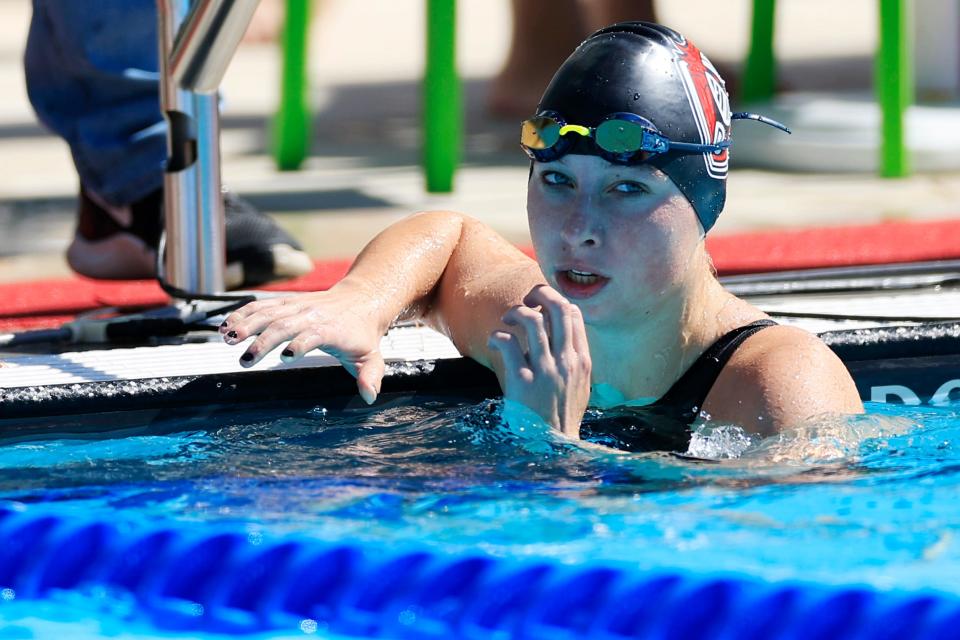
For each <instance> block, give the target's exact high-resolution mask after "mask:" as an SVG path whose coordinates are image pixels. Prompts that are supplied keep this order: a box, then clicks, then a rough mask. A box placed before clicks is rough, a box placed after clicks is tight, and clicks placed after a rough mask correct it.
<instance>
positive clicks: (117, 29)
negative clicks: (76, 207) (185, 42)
mask: <svg viewBox="0 0 960 640" xmlns="http://www.w3.org/2000/svg"><path fill="white" fill-rule="evenodd" d="M157 60H158V54H157V4H156V0H96V1H95V2H91V1H90V0H33V21H32V22H31V24H30V36H29V39H28V41H27V50H26V54H25V56H24V67H25V71H26V77H27V91H28V93H29V95H30V102H31V103H32V104H33V108H34V110H35V111H36V112H37V116H38V117H39V118H40V120H41V121H42V122H43V123H44V124H45V125H46V126H48V127H49V128H50V129H52V130H53V131H54V132H55V133H56V134H57V135H59V136H60V137H62V138H63V139H64V140H65V141H66V142H67V144H68V145H70V152H71V154H72V155H73V162H74V164H75V165H76V168H77V173H78V174H79V176H80V182H81V184H82V185H83V186H84V188H85V189H88V190H90V191H93V192H95V193H96V194H97V195H99V196H100V197H101V198H103V199H104V200H106V201H107V202H109V203H111V204H114V205H118V206H121V205H125V204H129V203H131V202H134V201H135V200H139V199H140V198H142V197H143V196H145V195H147V194H148V193H150V192H151V191H153V190H155V189H157V188H159V187H161V186H162V184H163V164H164V161H165V158H166V122H165V121H164V119H163V116H162V115H161V113H160V84H159V74H158V71H157V69H158V64H157Z"/></svg>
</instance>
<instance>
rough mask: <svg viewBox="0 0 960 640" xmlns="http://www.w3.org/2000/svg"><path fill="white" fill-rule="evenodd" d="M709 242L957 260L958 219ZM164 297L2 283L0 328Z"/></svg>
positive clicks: (104, 288) (863, 257)
mask: <svg viewBox="0 0 960 640" xmlns="http://www.w3.org/2000/svg"><path fill="white" fill-rule="evenodd" d="M707 247H708V249H709V251H710V255H711V256H712V257H713V262H714V264H715V265H716V267H717V271H718V272H719V273H720V275H730V274H736V273H753V272H764V271H785V270H790V269H807V268H814V267H837V266H850V265H865V264H884V263H891V262H919V261H924V260H947V259H957V258H960V220H956V221H954V220H947V221H936V222H885V223H881V224H875V225H860V226H846V227H829V228H817V229H804V230H799V231H777V232H761V233H744V234H736V235H728V236H717V237H710V238H708V239H707ZM350 262H351V261H350V260H333V261H327V262H318V263H317V268H316V269H315V270H314V271H313V272H312V273H310V274H308V275H306V276H303V277H302V278H297V279H295V280H289V281H287V282H281V283H279V284H275V285H271V286H269V287H265V288H266V289H274V290H283V291H316V290H320V289H326V288H328V287H330V285H332V284H333V283H335V282H336V281H337V280H339V279H340V278H341V277H343V274H344V273H346V271H347V268H348V267H349V265H350ZM166 300H167V298H166V296H165V295H164V293H163V291H161V289H160V287H159V286H157V284H156V283H155V282H152V281H129V282H111V281H97V280H88V279H86V278H80V277H76V278H64V279H58V280H39V281H34V282H18V283H13V284H4V285H0V301H2V303H0V331H13V330H18V329H28V328H40V327H54V326H57V325H59V324H61V323H63V322H66V321H67V320H70V319H72V318H73V317H74V316H75V315H76V314H78V313H82V312H84V311H89V310H92V309H98V308H102V307H145V306H153V305H161V304H164V303H165V302H166Z"/></svg>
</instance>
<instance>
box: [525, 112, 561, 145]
mask: <svg viewBox="0 0 960 640" xmlns="http://www.w3.org/2000/svg"><path fill="white" fill-rule="evenodd" d="M559 139H560V123H559V122H557V121H556V120H554V119H553V118H549V117H546V116H538V117H536V118H530V119H529V120H524V122H523V125H522V127H521V128H520V144H522V145H523V146H525V147H527V148H528V149H549V148H550V147H552V146H553V145H555V144H557V141H558V140H559Z"/></svg>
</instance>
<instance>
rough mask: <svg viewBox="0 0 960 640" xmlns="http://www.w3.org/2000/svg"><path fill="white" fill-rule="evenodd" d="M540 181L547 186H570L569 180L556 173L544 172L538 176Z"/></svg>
mask: <svg viewBox="0 0 960 640" xmlns="http://www.w3.org/2000/svg"><path fill="white" fill-rule="evenodd" d="M540 179H541V180H543V182H544V183H545V184H549V185H556V186H563V185H568V184H570V178H568V177H567V176H565V175H563V174H562V173H558V172H556V171H544V172H543V173H541V174H540Z"/></svg>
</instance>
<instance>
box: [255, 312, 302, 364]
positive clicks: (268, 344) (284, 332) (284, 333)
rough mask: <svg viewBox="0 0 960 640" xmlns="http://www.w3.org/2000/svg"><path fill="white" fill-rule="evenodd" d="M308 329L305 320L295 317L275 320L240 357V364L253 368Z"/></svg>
mask: <svg viewBox="0 0 960 640" xmlns="http://www.w3.org/2000/svg"><path fill="white" fill-rule="evenodd" d="M308 328H309V326H308V325H306V324H305V322H304V320H303V318H298V317H297V316H294V315H290V316H287V317H285V318H280V319H279V320H274V321H273V322H271V323H270V324H269V325H267V327H266V328H265V329H264V330H263V331H262V332H261V333H260V335H259V336H257V339H256V340H254V341H253V342H252V343H251V344H250V346H249V347H247V350H246V351H244V352H243V355H241V356H240V364H241V365H243V366H245V367H252V366H253V365H255V364H257V363H258V362H260V360H262V359H263V356H265V355H267V354H268V353H270V352H271V351H273V350H274V349H276V348H277V347H279V346H280V345H281V344H282V343H284V342H287V341H288V340H291V339H292V338H294V337H295V336H297V335H299V334H300V333H302V332H303V331H305V330H307V329H308Z"/></svg>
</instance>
